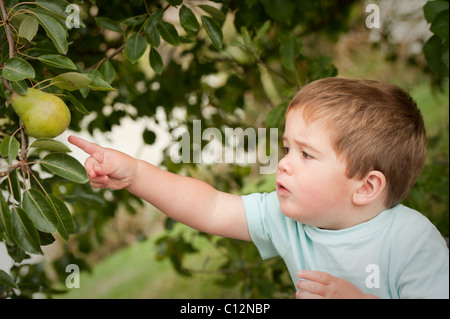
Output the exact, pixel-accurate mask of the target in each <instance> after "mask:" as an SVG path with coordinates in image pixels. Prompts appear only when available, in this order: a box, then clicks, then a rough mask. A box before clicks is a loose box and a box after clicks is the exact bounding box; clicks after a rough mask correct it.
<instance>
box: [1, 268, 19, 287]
mask: <svg viewBox="0 0 450 319" xmlns="http://www.w3.org/2000/svg"><path fill="white" fill-rule="evenodd" d="M0 286H6V287H10V288H14V289H19V287H17V285H16V284H15V283H14V280H13V279H12V278H11V276H9V275H8V274H7V273H6V272H4V271H3V270H1V269H0Z"/></svg>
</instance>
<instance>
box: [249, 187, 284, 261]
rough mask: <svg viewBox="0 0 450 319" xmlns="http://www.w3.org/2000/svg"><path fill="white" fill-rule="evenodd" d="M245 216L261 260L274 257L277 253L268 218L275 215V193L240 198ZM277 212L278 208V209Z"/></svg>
mask: <svg viewBox="0 0 450 319" xmlns="http://www.w3.org/2000/svg"><path fill="white" fill-rule="evenodd" d="M242 200H243V201H244V206H245V212H246V214H247V222H248V230H249V233H250V237H251V239H252V241H253V243H254V244H255V245H256V247H257V248H258V250H259V253H260V254H261V257H262V258H263V259H267V258H271V257H275V256H277V255H278V252H277V250H276V248H275V246H274V244H273V241H272V235H271V226H272V225H271V223H270V218H273V216H271V214H276V211H277V204H278V199H277V196H276V193H275V192H273V193H262V194H259V193H255V194H250V195H244V196H242ZM278 206H279V204H278ZM278 210H279V208H278Z"/></svg>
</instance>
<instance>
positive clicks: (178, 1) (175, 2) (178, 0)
mask: <svg viewBox="0 0 450 319" xmlns="http://www.w3.org/2000/svg"><path fill="white" fill-rule="evenodd" d="M167 2H168V3H169V4H170V5H171V6H174V7H176V6H179V5H180V4H182V3H183V0H167Z"/></svg>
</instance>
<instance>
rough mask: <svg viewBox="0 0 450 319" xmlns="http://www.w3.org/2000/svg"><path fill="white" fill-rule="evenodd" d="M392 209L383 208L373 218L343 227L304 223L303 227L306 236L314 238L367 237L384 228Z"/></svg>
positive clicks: (346, 238) (336, 239)
mask: <svg viewBox="0 0 450 319" xmlns="http://www.w3.org/2000/svg"><path fill="white" fill-rule="evenodd" d="M394 209H395V207H393V208H389V209H386V210H383V211H382V212H381V213H379V214H378V215H377V216H375V217H374V218H372V219H370V220H368V221H366V222H363V223H361V224H358V225H355V226H352V227H349V228H345V229H340V230H329V229H322V228H318V227H314V226H310V225H306V224H305V225H304V229H305V231H306V233H307V234H308V236H309V237H310V238H311V239H315V240H333V241H339V240H343V241H347V240H350V239H352V240H355V239H357V238H361V237H366V238H367V237H370V236H371V235H372V234H374V233H378V232H379V231H380V230H382V229H384V228H385V226H386V224H387V223H388V222H389V220H390V219H391V217H392V212H393V210H394Z"/></svg>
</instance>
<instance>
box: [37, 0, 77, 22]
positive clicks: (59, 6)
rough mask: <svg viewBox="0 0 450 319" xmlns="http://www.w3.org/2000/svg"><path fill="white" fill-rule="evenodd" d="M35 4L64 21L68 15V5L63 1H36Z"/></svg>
mask: <svg viewBox="0 0 450 319" xmlns="http://www.w3.org/2000/svg"><path fill="white" fill-rule="evenodd" d="M36 4H37V5H38V6H40V7H43V8H45V9H46V10H48V11H50V12H51V13H52V14H55V15H56V16H58V17H59V18H62V19H65V18H66V17H67V15H68V14H67V12H66V8H67V6H68V5H69V4H70V3H69V2H67V1H65V0H36Z"/></svg>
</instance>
